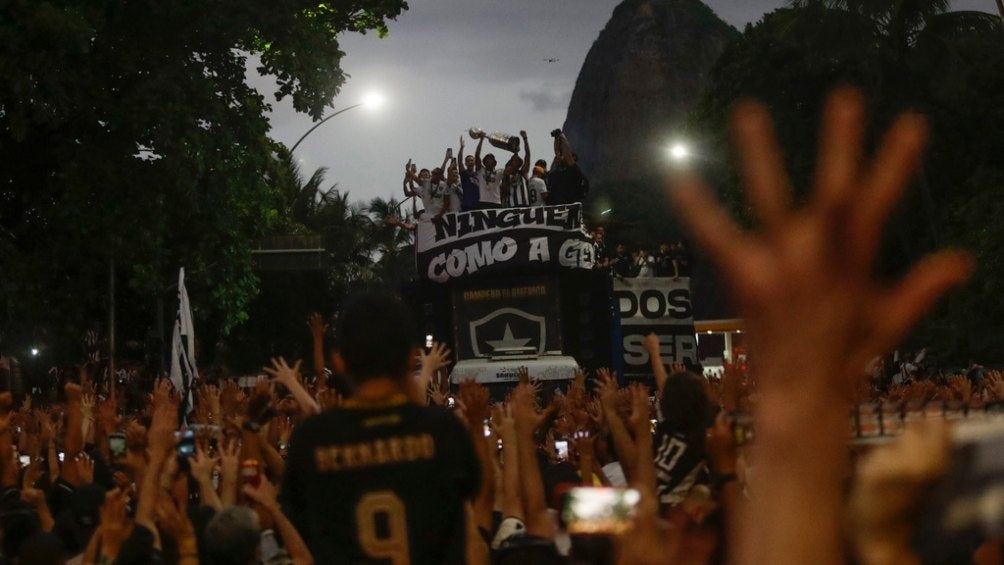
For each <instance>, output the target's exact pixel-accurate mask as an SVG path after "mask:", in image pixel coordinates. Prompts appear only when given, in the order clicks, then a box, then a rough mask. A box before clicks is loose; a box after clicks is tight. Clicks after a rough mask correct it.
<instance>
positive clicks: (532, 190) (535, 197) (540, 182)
mask: <svg viewBox="0 0 1004 565" xmlns="http://www.w3.org/2000/svg"><path fill="white" fill-rule="evenodd" d="M545 194H547V183H546V182H544V179H542V178H540V177H533V178H531V179H530V184H529V185H527V187H526V203H527V206H543V205H545V204H546V202H544V195H545Z"/></svg>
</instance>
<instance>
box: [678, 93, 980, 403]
mask: <svg viewBox="0 0 1004 565" xmlns="http://www.w3.org/2000/svg"><path fill="white" fill-rule="evenodd" d="M863 114H864V111H863V103H862V99H861V96H860V94H858V93H857V92H856V91H853V90H850V89H843V90H839V91H837V92H836V93H835V94H834V95H833V96H832V97H831V98H830V100H829V102H828V104H827V108H826V112H825V116H824V123H823V126H822V133H821V147H820V159H819V165H818V167H817V174H816V191H815V194H814V196H813V198H812V199H811V200H810V202H809V203H808V204H807V205H805V206H803V207H801V208H794V207H793V206H792V203H791V201H792V197H791V194H790V190H789V189H788V187H789V180H788V178H787V176H786V174H785V172H784V170H783V165H782V159H781V151H780V149H779V148H778V147H777V144H776V140H775V138H774V135H773V132H772V128H771V125H770V118H769V114H768V111H767V109H766V108H765V107H763V106H762V105H760V104H756V103H752V102H747V103H744V104H741V105H740V106H738V108H737V110H736V112H735V119H734V128H733V129H734V137H735V138H736V140H737V145H738V146H739V153H740V160H741V166H742V169H743V172H744V175H745V184H746V188H747V196H748V198H749V201H750V204H751V205H752V207H753V209H754V210H755V211H756V213H757V215H758V216H759V219H760V221H761V224H762V226H763V230H762V233H760V234H752V233H747V232H743V231H742V230H740V229H739V227H738V226H737V225H736V224H735V223H734V222H733V221H732V220H731V219H730V218H729V216H728V214H727V213H726V212H725V211H724V210H723V209H722V208H721V207H720V206H719V205H718V204H717V203H715V202H714V200H713V198H712V197H711V196H710V195H709V192H708V189H707V188H705V187H704V186H703V185H702V184H701V183H700V182H699V181H697V180H696V179H694V178H691V177H686V178H681V179H678V181H677V182H676V183H674V184H675V186H674V188H673V190H672V191H671V192H670V196H671V199H672V200H673V202H674V203H675V206H676V209H677V210H678V211H679V212H680V219H681V220H682V221H683V222H684V223H685V224H687V225H688V226H689V228H690V230H691V232H692V233H693V234H694V236H695V238H696V239H697V240H698V241H699V242H700V244H701V245H702V246H703V247H704V248H705V250H706V251H707V253H708V255H709V256H710V257H711V259H712V260H713V261H714V262H715V263H716V264H717V265H718V266H719V268H720V269H721V271H722V272H723V273H724V274H725V276H726V277H727V279H728V280H729V282H730V285H731V287H732V289H733V291H734V294H735V295H736V298H737V299H738V301H739V304H740V308H741V310H742V312H743V315H744V318H745V320H746V322H747V324H748V325H749V330H750V331H749V336H750V337H749V339H750V340H751V342H752V343H751V347H750V349H751V350H754V351H758V352H760V353H761V355H763V356H764V357H763V358H762V359H764V360H766V359H769V360H770V363H771V365H772V366H778V367H789V368H790V367H813V368H814V369H815V370H813V371H812V372H813V373H814V374H813V375H812V376H810V378H805V376H806V375H805V372H803V371H797V372H796V371H790V370H786V371H776V373H777V376H774V375H773V374H772V375H771V377H772V379H767V378H764V379H763V380H762V381H761V386H762V388H763V392H764V394H767V393H768V392H769V391H772V390H779V389H783V390H785V391H787V392H788V393H790V394H791V395H792V396H793V397H794V396H798V395H799V394H801V395H803V397H804V395H805V394H810V395H811V396H812V397H815V396H817V395H818V394H820V393H825V394H828V395H829V394H837V395H839V396H840V397H841V398H846V397H847V395H848V394H849V387H848V386H847V381H846V380H847V379H848V376H849V375H853V376H857V375H859V374H861V373H862V371H863V368H864V367H865V366H866V364H867V362H868V360H869V359H871V358H872V357H874V356H875V354H876V353H882V352H885V351H888V350H890V349H891V348H892V347H893V346H895V345H896V343H897V342H898V341H899V340H900V338H902V336H903V335H904V334H905V333H906V331H907V330H908V329H909V328H910V327H912V326H913V324H914V323H915V322H916V321H917V320H918V319H919V318H920V317H921V316H922V315H923V314H924V313H925V312H926V311H927V310H928V309H930V307H931V306H932V305H933V304H934V302H935V301H936V300H937V299H938V298H939V297H940V296H941V295H943V294H944V293H945V292H946V291H947V290H948V289H949V288H950V287H952V286H953V285H956V284H958V283H960V282H962V281H964V280H965V279H966V278H968V276H969V273H970V272H971V271H972V268H973V266H972V261H971V260H970V259H969V258H968V257H967V256H966V255H964V254H962V253H958V252H942V253H938V254H935V255H932V256H930V257H928V258H927V259H925V260H924V261H923V262H921V263H920V264H919V265H917V266H916V267H915V268H914V269H913V270H912V271H911V272H910V273H909V274H907V276H906V277H905V278H903V279H902V280H901V281H900V282H899V283H897V284H895V285H893V286H886V285H884V284H881V283H880V282H878V281H877V280H875V279H874V278H873V277H872V263H873V261H874V258H875V254H876V250H877V248H878V244H879V239H880V236H881V230H882V225H883V223H884V221H885V220H886V218H887V217H888V215H889V213H890V212H891V210H892V209H893V207H894V205H895V204H896V202H897V201H898V200H899V199H900V198H901V196H902V194H903V190H904V188H905V186H906V185H907V183H908V181H909V179H910V176H911V175H912V173H913V171H914V170H915V169H916V166H917V163H918V162H919V160H920V156H921V152H922V150H923V146H924V141H925V139H926V137H927V126H926V124H925V122H924V120H923V119H922V118H921V117H919V116H916V115H910V114H907V115H903V116H901V117H899V118H898V119H897V120H896V121H895V122H894V124H893V125H892V127H891V129H890V130H889V132H888V134H887V136H886V138H885V140H884V142H883V143H882V145H881V147H880V148H879V150H878V152H877V156H876V159H875V162H874V163H873V164H872V166H870V167H868V168H867V170H865V168H864V167H863V165H862V162H861V160H862V159H861V157H862V155H861V153H862V145H863V140H864V133H865V127H864V124H863V121H864V120H863ZM838 241H839V242H840V245H834V242H838ZM792 335H797V336H799V338H798V339H791V336H792ZM807 344H808V345H809V347H806V345H807ZM761 372H764V371H761ZM796 373H797V376H796ZM789 375H790V376H789ZM792 387H794V388H792ZM796 389H797V390H796Z"/></svg>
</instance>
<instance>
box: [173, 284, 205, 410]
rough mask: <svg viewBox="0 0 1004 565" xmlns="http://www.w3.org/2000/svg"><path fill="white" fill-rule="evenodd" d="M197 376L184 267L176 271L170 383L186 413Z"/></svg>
mask: <svg viewBox="0 0 1004 565" xmlns="http://www.w3.org/2000/svg"><path fill="white" fill-rule="evenodd" d="M198 378H199V371H198V369H196V367H195V327H194V325H193V324H192V305H191V304H189V302H188V290H186V289H185V269H184V268H182V269H180V270H179V271H178V315H177V317H175V320H174V335H173V336H172V340H171V384H173V385H174V388H175V390H177V391H178V392H179V393H180V394H181V401H182V402H183V403H184V405H183V408H182V412H183V413H184V414H188V413H189V412H191V411H192V409H193V408H194V406H193V404H192V383H194V382H195V380H196V379H198Z"/></svg>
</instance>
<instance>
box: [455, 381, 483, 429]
mask: <svg viewBox="0 0 1004 565" xmlns="http://www.w3.org/2000/svg"><path fill="white" fill-rule="evenodd" d="M458 396H459V397H460V398H459V402H460V403H461V404H463V406H464V415H465V416H466V417H467V423H468V425H469V426H470V427H471V430H473V431H477V430H481V429H482V425H483V423H484V421H485V420H487V419H488V415H489V411H490V408H489V406H488V400H489V397H490V395H489V393H488V389H487V388H485V387H483V386H481V385H479V384H478V383H476V382H474V381H473V380H471V379H468V380H465V381H464V382H462V383H460V390H459V393H458Z"/></svg>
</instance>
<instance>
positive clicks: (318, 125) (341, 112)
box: [289, 102, 366, 154]
mask: <svg viewBox="0 0 1004 565" xmlns="http://www.w3.org/2000/svg"><path fill="white" fill-rule="evenodd" d="M365 104H366V103H365V102H359V103H358V104H353V105H351V106H349V107H347V108H342V109H341V110H339V111H337V112H335V113H334V114H331V115H330V116H328V117H327V118H324V119H323V120H321V121H319V122H317V123H316V124H314V127H312V128H310V129H308V130H307V133H305V134H303V135H301V136H300V139H297V140H296V143H294V144H293V147H292V149H290V150H289V152H290V154H292V153H293V152H294V151H296V148H297V147H299V146H300V143H302V142H303V140H304V139H306V138H307V136H308V135H310V134H311V132H313V131H314V130H315V129H317V128H319V127H321V124H323V123H324V122H326V121H328V120H330V119H331V118H334V117H335V116H337V115H338V114H344V113H345V112H348V111H349V110H351V109H353V108H358V107H360V106H363V105H365Z"/></svg>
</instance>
